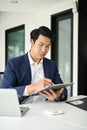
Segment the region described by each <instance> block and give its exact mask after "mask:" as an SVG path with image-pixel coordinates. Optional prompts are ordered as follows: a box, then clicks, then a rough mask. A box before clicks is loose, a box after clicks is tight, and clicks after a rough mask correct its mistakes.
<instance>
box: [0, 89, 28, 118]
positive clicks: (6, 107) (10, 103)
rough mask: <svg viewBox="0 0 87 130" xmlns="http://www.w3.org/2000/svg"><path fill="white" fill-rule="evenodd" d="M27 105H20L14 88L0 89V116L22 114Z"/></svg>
mask: <svg viewBox="0 0 87 130" xmlns="http://www.w3.org/2000/svg"><path fill="white" fill-rule="evenodd" d="M28 110H29V108H28V107H20V106H19V101H18V96H17V91H16V90H15V89H3V88H1V89H0V116H23V115H24V114H25V113H26V112H27V111H28Z"/></svg>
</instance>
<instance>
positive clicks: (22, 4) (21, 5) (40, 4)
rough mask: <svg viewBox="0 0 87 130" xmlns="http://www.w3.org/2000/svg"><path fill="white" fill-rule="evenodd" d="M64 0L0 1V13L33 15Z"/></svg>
mask: <svg viewBox="0 0 87 130" xmlns="http://www.w3.org/2000/svg"><path fill="white" fill-rule="evenodd" d="M63 1H65V0H0V12H3V11H6V12H7V11H11V12H29V13H35V12H38V11H41V10H45V9H46V8H49V7H52V6H53V5H56V4H58V3H59V2H63Z"/></svg>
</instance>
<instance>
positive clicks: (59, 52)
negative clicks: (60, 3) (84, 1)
mask: <svg viewBox="0 0 87 130" xmlns="http://www.w3.org/2000/svg"><path fill="white" fill-rule="evenodd" d="M51 25H52V30H53V32H54V34H55V43H53V44H52V48H51V51H52V53H51V54H52V56H51V58H52V59H53V60H55V61H56V63H57V64H58V69H59V73H60V75H61V77H62V79H63V81H64V82H65V83H68V82H71V81H72V72H73V71H72V62H73V60H72V59H73V57H72V55H73V44H72V43H73V33H72V32H73V13H72V10H67V11H64V12H62V13H59V14H56V15H52V17H51ZM67 89H68V95H69V96H71V95H72V86H71V87H68V88H67Z"/></svg>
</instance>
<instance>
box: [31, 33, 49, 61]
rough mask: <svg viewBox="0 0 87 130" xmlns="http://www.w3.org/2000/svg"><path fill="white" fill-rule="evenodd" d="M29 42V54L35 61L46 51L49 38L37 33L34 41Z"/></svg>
mask: <svg viewBox="0 0 87 130" xmlns="http://www.w3.org/2000/svg"><path fill="white" fill-rule="evenodd" d="M31 44H32V48H31V56H32V58H33V60H34V61H37V60H40V59H42V58H43V57H44V56H45V55H46V54H47V53H48V51H49V48H50V45H51V39H50V38H48V37H46V36H43V35H39V37H38V39H37V40H36V41H35V42H34V41H33V40H31Z"/></svg>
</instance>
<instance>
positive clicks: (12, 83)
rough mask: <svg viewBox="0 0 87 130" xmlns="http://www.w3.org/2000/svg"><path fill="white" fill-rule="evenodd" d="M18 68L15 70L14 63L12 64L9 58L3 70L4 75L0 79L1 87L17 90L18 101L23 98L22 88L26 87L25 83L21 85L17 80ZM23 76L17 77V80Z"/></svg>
mask: <svg viewBox="0 0 87 130" xmlns="http://www.w3.org/2000/svg"><path fill="white" fill-rule="evenodd" d="M17 71H18V70H15V65H14V64H13V62H12V61H11V60H10V61H9V62H8V64H7V67H6V69H5V72H4V76H3V80H2V84H1V87H2V88H12V89H16V90H17V94H18V98H19V102H21V101H23V100H24V97H23V92H24V89H25V87H26V85H22V84H21V83H20V82H18V77H19V76H18V75H19V74H18V72H17ZM23 78H24V77H23V76H21V78H20V79H19V81H20V80H21V81H22V80H23Z"/></svg>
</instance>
